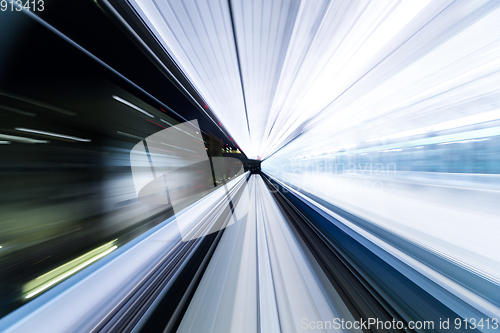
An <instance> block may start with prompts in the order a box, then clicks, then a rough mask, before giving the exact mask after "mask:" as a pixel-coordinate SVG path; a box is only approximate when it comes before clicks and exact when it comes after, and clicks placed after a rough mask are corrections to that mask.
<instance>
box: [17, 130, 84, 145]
mask: <svg viewBox="0 0 500 333" xmlns="http://www.w3.org/2000/svg"><path fill="white" fill-rule="evenodd" d="M15 130H16V131H20V132H27V133H34V134H41V135H47V136H52V137H55V138H61V139H67V140H74V141H80V142H91V141H92V140H90V139H83V138H79V137H76V136H72V135H65V134H58V133H52V132H47V131H40V130H34V129H29V128H22V127H16V128H15Z"/></svg>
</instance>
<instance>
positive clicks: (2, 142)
mask: <svg viewBox="0 0 500 333" xmlns="http://www.w3.org/2000/svg"><path fill="white" fill-rule="evenodd" d="M8 144H10V141H0V145H8Z"/></svg>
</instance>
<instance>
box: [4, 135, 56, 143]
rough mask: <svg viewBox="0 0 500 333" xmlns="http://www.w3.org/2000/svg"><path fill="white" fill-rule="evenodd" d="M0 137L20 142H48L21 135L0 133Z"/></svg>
mask: <svg viewBox="0 0 500 333" xmlns="http://www.w3.org/2000/svg"><path fill="white" fill-rule="evenodd" d="M0 139H7V140H10V141H15V142H21V143H49V141H47V140H36V139H31V138H25V137H23V136H15V135H7V134H0Z"/></svg>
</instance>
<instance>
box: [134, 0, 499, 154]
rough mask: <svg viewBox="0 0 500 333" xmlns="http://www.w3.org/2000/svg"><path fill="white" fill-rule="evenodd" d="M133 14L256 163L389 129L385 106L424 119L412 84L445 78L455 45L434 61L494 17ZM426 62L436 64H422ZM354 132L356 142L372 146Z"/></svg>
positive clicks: (196, 2) (283, 4) (181, 8)
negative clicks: (347, 133)
mask: <svg viewBox="0 0 500 333" xmlns="http://www.w3.org/2000/svg"><path fill="white" fill-rule="evenodd" d="M130 3H131V5H132V6H133V7H134V9H135V10H136V12H137V13H138V15H139V16H140V17H141V18H142V20H143V21H144V22H145V24H146V25H147V26H148V27H149V29H150V31H151V33H152V34H153V35H155V36H156V38H157V40H158V41H159V43H161V44H162V46H163V47H164V48H165V50H166V51H167V52H168V53H169V54H170V56H171V57H172V58H173V59H174V61H175V62H176V63H177V65H178V66H179V67H180V68H181V70H182V71H183V72H184V73H185V75H186V76H187V77H188V78H189V80H190V81H191V83H192V84H193V86H194V87H195V88H196V89H197V91H198V92H199V94H200V95H201V96H202V97H203V99H204V100H205V101H206V104H207V107H209V108H210V109H211V110H212V112H213V113H214V114H215V115H216V116H217V117H218V118H219V119H220V120H221V122H223V123H224V125H225V127H226V129H227V130H228V132H229V134H230V135H231V136H232V137H233V138H234V140H235V141H236V143H237V144H238V145H239V146H240V147H241V148H242V149H243V151H244V152H245V153H246V155H247V156H248V157H249V158H257V159H265V158H267V157H268V156H270V155H272V154H273V153H274V152H276V151H277V150H278V149H280V148H281V147H282V146H283V145H284V144H286V143H287V142H289V141H290V140H292V139H293V138H294V137H296V136H297V135H299V134H301V133H302V132H304V131H307V130H309V129H312V128H315V127H317V128H322V130H323V131H332V132H335V131H339V132H341V131H342V130H343V129H349V128H351V129H352V128H355V127H356V124H358V123H359V124H366V122H367V121H370V120H373V119H376V118H375V116H383V115H389V116H390V117H393V116H391V115H394V112H395V108H394V104H395V103H393V102H397V103H399V105H400V107H401V109H404V108H407V110H406V111H405V113H404V114H405V116H408V117H407V119H411V118H412V117H411V115H410V113H411V114H415V115H423V114H425V113H423V111H422V108H423V107H422V108H418V107H417V108H415V107H413V108H408V107H409V106H411V105H414V104H415V103H414V102H415V100H419V99H418V94H421V93H422V92H424V91H427V90H429V88H430V86H431V85H432V84H433V83H426V84H420V85H419V84H418V82H421V81H419V80H421V79H422V80H423V78H424V77H421V76H419V73H421V72H422V73H424V72H425V70H427V74H425V75H427V77H431V75H434V77H442V75H441V76H440V74H439V73H440V71H442V69H443V68H444V66H445V65H446V64H447V63H448V61H447V60H446V57H447V55H446V54H448V53H446V52H454V51H453V45H451V46H450V45H448V46H446V47H447V49H445V51H443V52H441V53H439V52H437V53H436V49H439V46H442V45H444V44H446V42H447V41H448V40H451V39H453V38H454V36H456V35H457V34H459V33H460V32H461V31H463V29H464V28H465V27H466V26H469V25H471V24H472V23H473V22H475V21H476V20H478V18H480V17H482V16H484V15H486V14H487V13H488V12H489V11H491V10H492V8H493V7H496V6H497V5H495V4H494V3H495V2H491V1H474V2H457V1H452V0H438V1H430V0H415V1H391V0H384V1H330V0H317V1H305V0H304V1H300V0H279V1H268V0H256V1H245V0H229V1H226V0H218V1H209V0H189V1H182V0H130ZM497 4H498V2H497ZM477 29H479V30H480V28H477ZM455 42H456V43H457V41H456V38H455ZM484 43H486V41H485V42H484ZM448 44H449V43H448ZM478 47H479V46H478ZM457 50H458V49H456V51H457ZM471 52H472V51H471ZM429 54H433V55H432V56H431V58H432V57H434V58H433V62H432V63H430V62H429V59H424V58H425V57H426V55H429ZM450 54H451V53H450ZM455 54H456V52H455ZM463 56H465V54H464V55H463ZM427 58H428V57H427ZM419 61H420V63H419ZM440 61H441V63H440ZM485 61H486V60H485ZM488 61H490V60H488ZM416 63H419V64H418V65H415V64H416ZM481 64H484V61H483V62H482V63H481ZM479 65H480V64H478V66H479ZM412 66H413V67H412ZM432 66H434V67H433V69H432V70H429V68H431V67H432ZM405 71H406V75H408V77H411V78H412V82H411V83H412V84H413V86H410V85H409V84H406V82H407V81H408V80H407V79H406V77H405V74H404V72H405ZM441 74H442V73H441ZM459 74H460V73H459ZM422 75H423V74H422ZM457 75H458V74H457ZM455 81H456V79H455ZM422 82H423V81H422ZM431 82H434V81H431ZM436 82H437V83H435V85H436V87H437V86H438V85H439V84H443V82H438V81H436ZM384 84H385V86H384ZM405 84H406V86H405ZM456 84H457V85H459V84H460V82H459V81H456ZM405 89H406V90H405ZM436 94H438V92H436ZM362 96H364V99H363V98H361V97H362ZM462 96H464V95H462ZM422 98H423V97H422ZM420 100H422V99H420ZM405 103H406V104H405ZM412 103H413V104H412ZM435 104H436V105H437V104H439V103H438V102H436V103H435ZM427 108H428V107H427ZM435 109H436V110H437V109H438V107H436V108H435ZM429 112H430V111H429ZM469 113H470V112H469ZM467 115H468V114H467ZM390 117H389V118H390ZM393 118H394V117H393ZM394 119H396V118H394ZM429 120H430V121H431V122H432V118H430V119H429ZM377 122H380V121H379V120H377ZM377 122H374V123H377ZM382 122H383V121H382ZM394 124H397V125H396V126H392V127H391V126H386V127H384V129H381V134H380V135H382V134H385V135H389V134H392V132H391V131H396V130H398V131H400V132H401V130H410V129H412V128H411V126H412V124H411V122H409V124H410V125H408V124H405V125H401V123H398V121H397V119H396V120H394V122H393V125H394ZM427 125H430V124H428V123H426V122H425V121H422V122H421V123H418V126H420V127H422V126H427ZM318 126H319V127H318ZM401 126H402V128H401ZM405 126H406V127H405ZM407 126H410V128H407ZM413 126H416V125H413ZM394 127H395V128H394ZM362 128H363V132H360V133H358V134H357V135H358V136H359V137H361V138H362V139H364V140H369V139H373V137H374V135H375V134H373V133H369V131H367V127H366V126H364V127H362ZM357 140H359V138H357Z"/></svg>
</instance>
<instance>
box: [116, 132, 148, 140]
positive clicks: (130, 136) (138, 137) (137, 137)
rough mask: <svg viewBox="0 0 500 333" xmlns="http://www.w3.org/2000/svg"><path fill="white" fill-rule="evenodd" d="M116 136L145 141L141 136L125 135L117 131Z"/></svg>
mask: <svg viewBox="0 0 500 333" xmlns="http://www.w3.org/2000/svg"><path fill="white" fill-rule="evenodd" d="M116 134H118V135H122V136H126V137H129V138H132V139H138V140H144V138H142V137H140V136H137V135H133V134H130V133H125V132H122V131H116Z"/></svg>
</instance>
